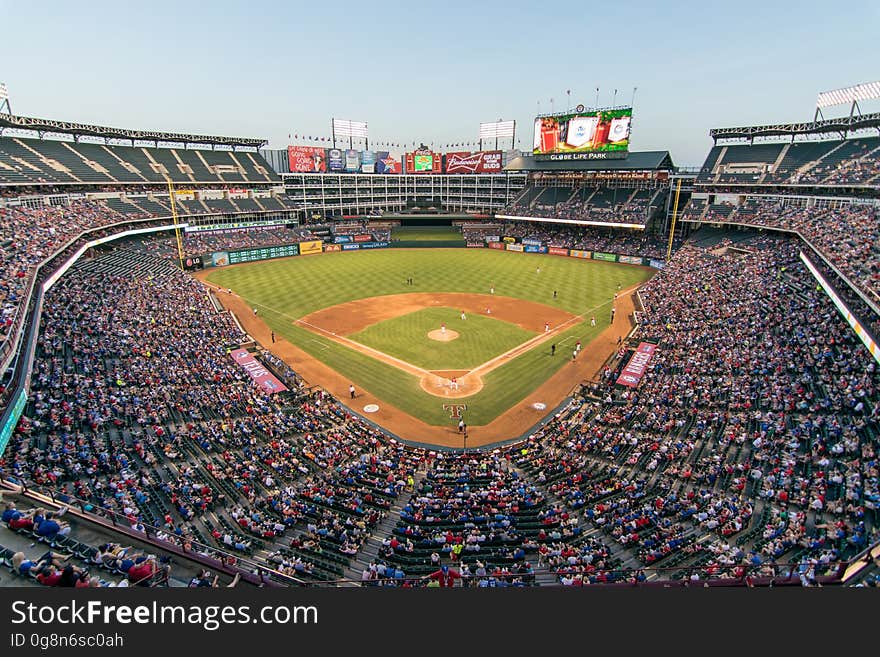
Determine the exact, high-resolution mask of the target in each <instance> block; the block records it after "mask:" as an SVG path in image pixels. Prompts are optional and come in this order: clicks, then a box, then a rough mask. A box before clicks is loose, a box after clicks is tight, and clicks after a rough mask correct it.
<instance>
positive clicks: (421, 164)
mask: <svg viewBox="0 0 880 657" xmlns="http://www.w3.org/2000/svg"><path fill="white" fill-rule="evenodd" d="M433 168H434V155H433V154H432V153H428V154H427V155H420V154H419V153H416V154H415V155H414V156H413V171H415V172H416V173H421V172H422V171H431V170H432V169H433Z"/></svg>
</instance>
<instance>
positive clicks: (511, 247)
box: [507, 244, 525, 253]
mask: <svg viewBox="0 0 880 657" xmlns="http://www.w3.org/2000/svg"><path fill="white" fill-rule="evenodd" d="M524 248H525V247H523V245H522V244H508V245H507V250H508V251H519V252H520V253H521V252H522V250H523V249H524Z"/></svg>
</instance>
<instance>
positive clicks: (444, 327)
mask: <svg viewBox="0 0 880 657" xmlns="http://www.w3.org/2000/svg"><path fill="white" fill-rule="evenodd" d="M440 332H441V333H442V334H443V335H446V322H443V323H442V324H441V325H440Z"/></svg>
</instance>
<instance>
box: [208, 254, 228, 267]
mask: <svg viewBox="0 0 880 657" xmlns="http://www.w3.org/2000/svg"><path fill="white" fill-rule="evenodd" d="M228 264H229V252H228V251H215V252H214V253H212V254H211V266H212V267H225V266H226V265H228Z"/></svg>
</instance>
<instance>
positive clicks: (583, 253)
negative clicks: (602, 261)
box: [568, 249, 593, 258]
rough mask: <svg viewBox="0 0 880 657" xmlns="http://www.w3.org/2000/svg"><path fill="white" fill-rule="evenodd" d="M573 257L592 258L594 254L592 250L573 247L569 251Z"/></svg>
mask: <svg viewBox="0 0 880 657" xmlns="http://www.w3.org/2000/svg"><path fill="white" fill-rule="evenodd" d="M568 255H570V256H571V257H572V258H590V257H592V255H593V252H592V251H581V250H580V249H571V250H570V251H569V252H568Z"/></svg>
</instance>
